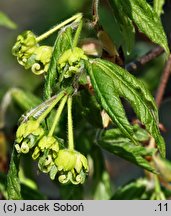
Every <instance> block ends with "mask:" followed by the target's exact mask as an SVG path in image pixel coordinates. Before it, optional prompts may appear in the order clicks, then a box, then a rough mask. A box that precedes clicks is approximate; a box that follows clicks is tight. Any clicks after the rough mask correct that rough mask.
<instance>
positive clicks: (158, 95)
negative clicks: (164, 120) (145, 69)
mask: <svg viewBox="0 0 171 216" xmlns="http://www.w3.org/2000/svg"><path fill="white" fill-rule="evenodd" d="M170 72H171V55H170V56H169V59H168V61H167V63H166V66H165V68H164V71H163V74H162V77H161V81H160V85H159V87H158V90H157V93H156V104H157V106H158V107H160V104H161V102H162V99H163V95H164V91H165V88H166V85H167V82H168V80H169V76H170Z"/></svg>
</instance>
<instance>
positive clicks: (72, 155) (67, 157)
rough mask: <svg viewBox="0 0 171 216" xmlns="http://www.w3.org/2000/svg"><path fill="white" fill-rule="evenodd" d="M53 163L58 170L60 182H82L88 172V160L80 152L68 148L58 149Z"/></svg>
mask: <svg viewBox="0 0 171 216" xmlns="http://www.w3.org/2000/svg"><path fill="white" fill-rule="evenodd" d="M55 165H56V166H57V168H58V172H60V175H59V181H60V182H61V183H67V182H72V183H73V184H80V183H81V184H82V183H84V181H85V178H86V174H87V172H88V162H87V158H86V157H85V156H84V155H82V154H81V153H79V152H77V151H75V150H70V149H62V150H59V153H58V156H57V158H56V160H55Z"/></svg>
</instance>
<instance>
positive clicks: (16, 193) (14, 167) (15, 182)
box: [7, 148, 22, 200]
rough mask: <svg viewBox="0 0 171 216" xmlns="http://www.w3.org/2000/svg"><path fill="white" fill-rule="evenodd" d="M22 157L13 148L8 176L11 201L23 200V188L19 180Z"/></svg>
mask: <svg viewBox="0 0 171 216" xmlns="http://www.w3.org/2000/svg"><path fill="white" fill-rule="evenodd" d="M19 161H20V155H19V154H18V153H17V152H16V150H15V148H13V151H12V155H11V161H10V167H9V171H8V175H7V194H8V199H9V200H21V199H22V197H21V186H20V180H19V178H18V171H19Z"/></svg>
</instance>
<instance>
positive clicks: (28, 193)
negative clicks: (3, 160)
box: [0, 173, 46, 200]
mask: <svg viewBox="0 0 171 216" xmlns="http://www.w3.org/2000/svg"><path fill="white" fill-rule="evenodd" d="M6 181H7V176H6V175H5V174H3V173H0V192H1V193H2V194H3V196H4V197H5V199H8V196H7V194H6V193H7V192H6V190H5V187H6ZM21 195H22V198H23V199H24V200H43V199H46V197H45V196H44V195H42V194H41V193H40V192H39V191H37V190H34V189H32V188H30V187H28V186H27V185H25V184H21Z"/></svg>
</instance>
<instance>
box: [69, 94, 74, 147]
mask: <svg viewBox="0 0 171 216" xmlns="http://www.w3.org/2000/svg"><path fill="white" fill-rule="evenodd" d="M68 148H69V149H71V150H73V149H74V135H73V122H72V96H69V98H68Z"/></svg>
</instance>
